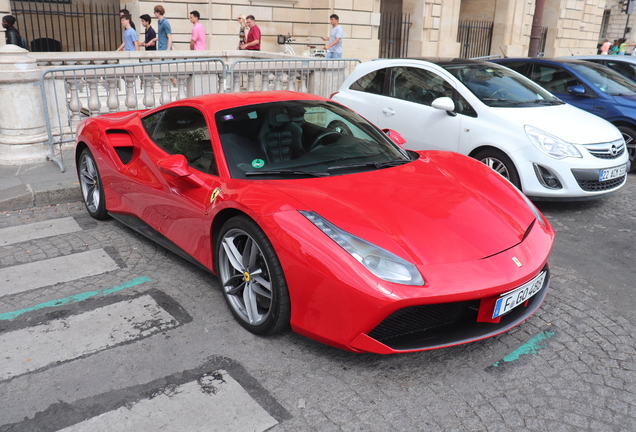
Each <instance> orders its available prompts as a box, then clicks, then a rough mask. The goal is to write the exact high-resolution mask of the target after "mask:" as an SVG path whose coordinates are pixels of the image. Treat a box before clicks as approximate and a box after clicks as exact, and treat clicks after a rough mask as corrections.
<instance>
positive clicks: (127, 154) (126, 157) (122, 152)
mask: <svg viewBox="0 0 636 432" xmlns="http://www.w3.org/2000/svg"><path fill="white" fill-rule="evenodd" d="M115 152H116V153H117V156H119V159H120V160H121V163H123V164H124V165H127V164H129V163H130V161H131V160H132V157H133V148H132V147H115Z"/></svg>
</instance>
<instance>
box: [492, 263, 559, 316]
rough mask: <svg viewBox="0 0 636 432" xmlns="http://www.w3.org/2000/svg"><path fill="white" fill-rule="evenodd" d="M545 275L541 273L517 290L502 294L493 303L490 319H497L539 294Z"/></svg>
mask: <svg viewBox="0 0 636 432" xmlns="http://www.w3.org/2000/svg"><path fill="white" fill-rule="evenodd" d="M546 274H547V273H546V272H544V271H543V272H541V273H539V274H538V275H537V276H536V277H535V278H534V279H532V280H531V281H530V282H526V283H525V284H523V285H521V286H520V287H519V288H515V289H514V290H512V291H509V292H507V293H505V294H502V295H501V297H499V298H498V299H497V302H496V303H495V310H494V312H493V314H492V317H493V318H497V317H499V316H501V315H503V314H505V313H508V312H510V311H511V310H513V309H514V308H516V307H517V306H519V305H520V304H521V303H523V302H525V301H526V300H528V299H529V298H530V297H532V296H533V295H535V294H536V293H537V292H539V290H541V288H542V287H543V281H544V280H545V275H546Z"/></svg>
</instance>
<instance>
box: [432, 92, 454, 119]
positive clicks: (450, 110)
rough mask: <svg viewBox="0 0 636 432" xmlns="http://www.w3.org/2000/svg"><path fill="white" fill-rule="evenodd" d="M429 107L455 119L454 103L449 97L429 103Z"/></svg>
mask: <svg viewBox="0 0 636 432" xmlns="http://www.w3.org/2000/svg"><path fill="white" fill-rule="evenodd" d="M431 106H432V107H433V108H435V109H438V110H442V111H446V113H447V114H448V115H449V116H453V117H455V116H456V115H457V113H456V112H455V102H453V100H452V99H451V98H449V97H446V96H444V97H440V98H437V99H435V100H434V101H433V102H431Z"/></svg>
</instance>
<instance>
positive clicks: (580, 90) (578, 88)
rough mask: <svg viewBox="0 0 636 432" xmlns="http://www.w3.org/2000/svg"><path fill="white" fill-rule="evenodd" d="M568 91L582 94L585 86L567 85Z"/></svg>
mask: <svg viewBox="0 0 636 432" xmlns="http://www.w3.org/2000/svg"><path fill="white" fill-rule="evenodd" d="M568 93H572V94H573V95H584V94H585V87H583V86H582V85H573V86H570V87H568Z"/></svg>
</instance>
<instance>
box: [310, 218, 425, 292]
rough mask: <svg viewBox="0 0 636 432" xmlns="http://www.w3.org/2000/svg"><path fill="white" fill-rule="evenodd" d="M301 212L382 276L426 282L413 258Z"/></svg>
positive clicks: (405, 281) (410, 282)
mask: <svg viewBox="0 0 636 432" xmlns="http://www.w3.org/2000/svg"><path fill="white" fill-rule="evenodd" d="M300 214H302V215H303V216H305V217H306V218H307V219H309V220H310V221H311V222H312V223H313V224H314V225H316V227H318V229H320V230H321V231H322V232H323V233H325V234H326V235H327V236H328V237H329V238H330V239H331V240H333V241H334V242H336V243H337V244H338V245H339V246H340V247H342V248H343V249H344V250H345V251H347V252H348V253H349V254H350V255H351V256H352V257H354V258H355V259H356V260H357V261H358V262H359V263H360V264H362V265H363V266H365V267H366V268H367V269H368V270H369V271H370V272H371V273H373V274H374V275H376V276H377V277H379V278H380V279H383V280H385V281H387V282H394V283H399V284H403V285H419V286H421V285H424V278H422V275H421V274H420V272H419V271H418V270H417V267H415V265H413V264H411V263H410V262H408V261H405V260H403V259H402V258H400V257H399V256H397V255H394V254H392V253H391V252H388V251H385V250H384V249H382V248H379V247H378V246H375V245H373V244H371V243H369V242H368V241H366V240H362V239H361V238H359V237H356V236H354V235H352V234H349V233H348V232H346V231H343V230H341V229H340V228H338V227H337V226H335V225H334V224H332V223H331V222H328V221H327V220H326V219H325V218H323V217H321V216H319V215H318V214H316V213H314V212H311V211H301V212H300Z"/></svg>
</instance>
